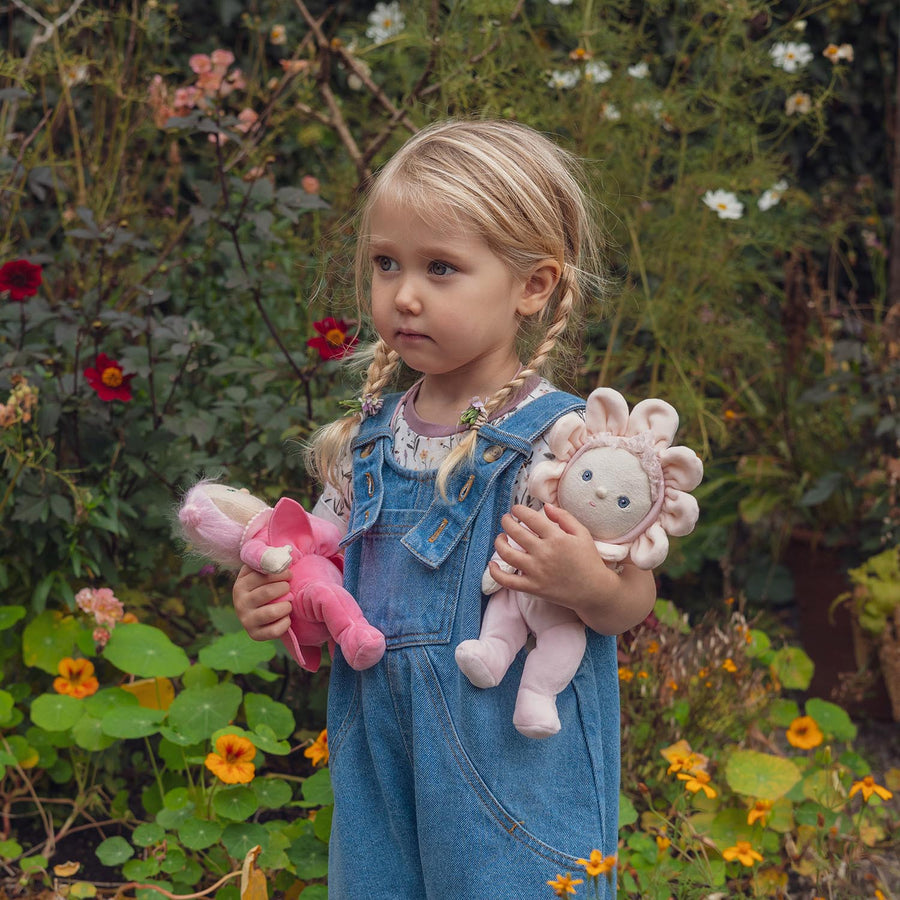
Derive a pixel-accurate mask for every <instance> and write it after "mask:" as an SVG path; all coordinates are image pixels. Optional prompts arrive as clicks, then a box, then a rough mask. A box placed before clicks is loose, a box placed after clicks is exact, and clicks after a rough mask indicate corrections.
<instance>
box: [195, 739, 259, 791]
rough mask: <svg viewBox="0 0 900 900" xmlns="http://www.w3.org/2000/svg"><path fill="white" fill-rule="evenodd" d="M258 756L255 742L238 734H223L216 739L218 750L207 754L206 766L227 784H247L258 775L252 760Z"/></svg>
mask: <svg viewBox="0 0 900 900" xmlns="http://www.w3.org/2000/svg"><path fill="white" fill-rule="evenodd" d="M254 756H256V747H254V746H253V742H252V741H249V740H247V738H245V737H240V735H237V734H223V735H222V736H221V737H220V738H219V739H218V740H217V741H216V752H215V753H209V754H207V756H206V762H205V765H206V768H207V769H209V771H210V772H212V773H213V775H215V776H216V777H217V778H218V779H219V780H220V781H224V782H225V784H247V782H249V781H253V777H254V775H256V766H255V765H253V763H252V762H250V760H251V759H253V757H254Z"/></svg>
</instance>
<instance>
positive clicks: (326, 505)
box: [313, 450, 353, 537]
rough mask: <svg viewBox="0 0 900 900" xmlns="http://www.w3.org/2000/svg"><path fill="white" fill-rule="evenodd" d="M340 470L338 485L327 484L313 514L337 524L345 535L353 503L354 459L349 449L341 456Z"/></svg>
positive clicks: (342, 534)
mask: <svg viewBox="0 0 900 900" xmlns="http://www.w3.org/2000/svg"><path fill="white" fill-rule="evenodd" d="M340 472H341V475H340V478H339V479H338V484H337V485H334V484H331V483H328V484H326V485H325V489H324V490H323V491H322V493H321V495H320V496H319V499H318V500H317V501H316V505H315V506H314V507H313V515H314V516H319V518H321V519H325V520H326V521H328V522H332V523H333V524H334V525H337V527H338V528H339V529H340V532H341V537H343V536H344V535H345V534H346V533H347V528H348V526H349V524H350V506H351V504H352V503H353V461H352V457H351V456H350V451H349V450H348V451H347V452H346V453H345V454H344V456H343V457H342V458H341V462H340Z"/></svg>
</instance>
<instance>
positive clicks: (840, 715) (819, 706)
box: [806, 697, 856, 741]
mask: <svg viewBox="0 0 900 900" xmlns="http://www.w3.org/2000/svg"><path fill="white" fill-rule="evenodd" d="M806 714H807V715H808V716H812V718H813V719H815V721H816V724H817V725H818V726H819V728H821V729H822V731H824V732H825V734H830V735H832V737H835V738H837V739H838V740H839V741H852V740H853V739H854V738H855V737H856V726H855V725H854V724H853V722H852V721H851V719H850V716H849V715H848V714H847V712H846V711H845V710H843V709H841V707H840V706H837V705H836V704H834V703H829V702H828V701H827V700H822V699H820V698H818V697H812V698H811V699H809V700H807V701H806Z"/></svg>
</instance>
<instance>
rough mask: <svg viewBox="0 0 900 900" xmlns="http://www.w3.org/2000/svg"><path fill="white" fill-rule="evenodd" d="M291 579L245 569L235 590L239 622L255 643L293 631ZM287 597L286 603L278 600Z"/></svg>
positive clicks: (233, 592) (233, 594)
mask: <svg viewBox="0 0 900 900" xmlns="http://www.w3.org/2000/svg"><path fill="white" fill-rule="evenodd" d="M289 577H290V576H288V578H285V576H284V574H283V573H281V574H277V575H262V574H261V573H259V572H256V571H254V570H253V569H250V568H248V567H247V566H244V568H243V569H241V571H240V572H239V573H238V577H237V579H236V580H235V582H234V587H233V588H232V592H231V595H232V601H233V603H234V610H235V612H236V613H237V617H238V620H239V621H240V623H241V625H243V626H244V628H245V629H246V631H247V633H248V634H249V635H250V637H252V638H253V639H254V640H257V641H265V640H271V639H272V638H277V637H280V636H281V635H282V634H284V632H285V631H287V629H288V628H289V627H290V624H291V619H290V614H291V608H292V604H291V601H290V599H289V598H288V597H287V596H286V595H287V593H288V579H289ZM282 597H284V598H285V599H284V600H280V599H279V598H282Z"/></svg>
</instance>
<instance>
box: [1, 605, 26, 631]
mask: <svg viewBox="0 0 900 900" xmlns="http://www.w3.org/2000/svg"><path fill="white" fill-rule="evenodd" d="M24 618H25V607H24V606H0V631H5V630H6V629H7V628H12V626H13V625H15V624H16V622H18V621H20V620H21V619H24Z"/></svg>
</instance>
